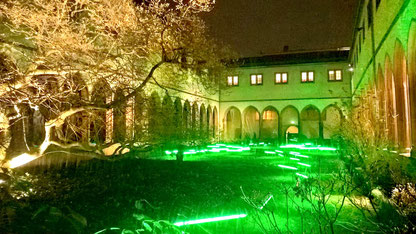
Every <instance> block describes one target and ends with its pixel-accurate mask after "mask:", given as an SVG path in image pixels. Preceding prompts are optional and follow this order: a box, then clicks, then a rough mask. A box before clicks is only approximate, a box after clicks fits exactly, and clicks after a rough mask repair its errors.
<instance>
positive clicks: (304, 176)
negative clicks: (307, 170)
mask: <svg viewBox="0 0 416 234" xmlns="http://www.w3.org/2000/svg"><path fill="white" fill-rule="evenodd" d="M296 175H298V176H301V177H303V178H305V179H307V178H309V177H307V176H306V175H302V174H300V173H296Z"/></svg>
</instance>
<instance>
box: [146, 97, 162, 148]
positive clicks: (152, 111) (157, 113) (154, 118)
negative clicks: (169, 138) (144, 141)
mask: <svg viewBox="0 0 416 234" xmlns="http://www.w3.org/2000/svg"><path fill="white" fill-rule="evenodd" d="M160 101H161V100H160V97H159V94H158V93H157V92H156V91H154V92H152V93H151V94H150V98H149V102H148V105H147V114H148V121H149V122H148V135H149V138H150V140H151V141H154V142H157V141H159V140H160V139H161V137H162V128H163V127H162V126H161V124H162V122H161V119H162V114H161V107H162V106H161V102H160Z"/></svg>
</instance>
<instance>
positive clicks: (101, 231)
mask: <svg viewBox="0 0 416 234" xmlns="http://www.w3.org/2000/svg"><path fill="white" fill-rule="evenodd" d="M109 229H110V230H111V231H115V230H120V228H118V227H111V228H109ZM105 231H107V228H105V229H103V230H100V231H98V232H95V233H94V234H99V233H103V232H105Z"/></svg>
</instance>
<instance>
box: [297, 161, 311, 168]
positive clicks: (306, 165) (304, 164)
mask: <svg viewBox="0 0 416 234" xmlns="http://www.w3.org/2000/svg"><path fill="white" fill-rule="evenodd" d="M298 164H299V165H302V166H305V167H311V165H309V164H306V163H300V162H298Z"/></svg>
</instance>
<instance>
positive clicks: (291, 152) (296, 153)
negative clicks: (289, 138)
mask: <svg viewBox="0 0 416 234" xmlns="http://www.w3.org/2000/svg"><path fill="white" fill-rule="evenodd" d="M289 154H291V155H299V154H300V153H299V152H293V151H290V152H289Z"/></svg>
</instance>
